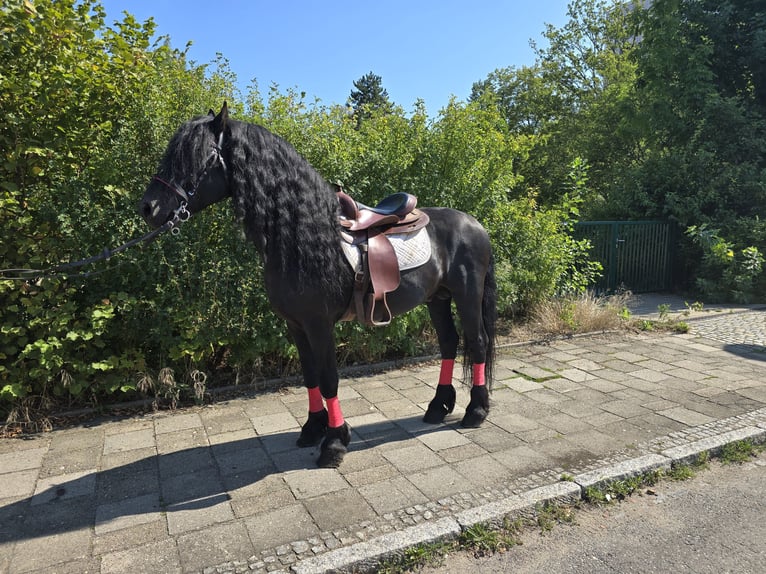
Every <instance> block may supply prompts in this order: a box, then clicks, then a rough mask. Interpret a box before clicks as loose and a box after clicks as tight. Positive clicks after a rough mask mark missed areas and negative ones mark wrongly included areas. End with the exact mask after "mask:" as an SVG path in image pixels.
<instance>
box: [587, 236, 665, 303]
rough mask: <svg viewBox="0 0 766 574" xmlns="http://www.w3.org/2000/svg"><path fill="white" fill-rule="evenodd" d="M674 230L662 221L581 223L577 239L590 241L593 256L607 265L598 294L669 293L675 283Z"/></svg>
mask: <svg viewBox="0 0 766 574" xmlns="http://www.w3.org/2000/svg"><path fill="white" fill-rule="evenodd" d="M673 235H674V228H673V226H671V224H670V223H667V222H663V221H581V222H579V223H578V224H577V225H576V226H575V236H576V237H577V238H578V239H582V238H588V239H590V242H591V246H592V248H591V257H592V259H594V260H596V261H599V262H600V263H601V264H602V265H603V266H604V272H603V276H602V277H601V279H599V281H598V282H597V283H596V285H594V286H593V287H594V288H595V290H596V292H599V293H603V292H611V291H615V290H617V289H619V288H624V289H629V290H630V291H632V292H633V293H646V292H648V291H667V290H668V289H670V288H671V284H672V261H673V247H674V246H675V240H674V237H673Z"/></svg>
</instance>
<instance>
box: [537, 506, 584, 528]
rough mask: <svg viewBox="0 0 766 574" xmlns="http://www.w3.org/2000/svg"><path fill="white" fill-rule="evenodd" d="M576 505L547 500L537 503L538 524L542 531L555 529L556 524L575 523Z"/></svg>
mask: <svg viewBox="0 0 766 574" xmlns="http://www.w3.org/2000/svg"><path fill="white" fill-rule="evenodd" d="M575 509H576V507H574V506H570V505H566V504H554V503H551V502H546V503H545V504H542V505H539V504H538V505H537V526H538V527H539V528H540V532H542V533H546V532H550V531H551V530H553V527H554V526H555V525H556V524H574V522H575Z"/></svg>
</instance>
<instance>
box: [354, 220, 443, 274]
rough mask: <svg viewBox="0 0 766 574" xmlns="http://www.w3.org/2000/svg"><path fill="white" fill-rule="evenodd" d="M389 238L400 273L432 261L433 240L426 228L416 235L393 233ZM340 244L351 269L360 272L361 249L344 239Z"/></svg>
mask: <svg viewBox="0 0 766 574" xmlns="http://www.w3.org/2000/svg"><path fill="white" fill-rule="evenodd" d="M387 237H388V240H389V241H390V242H391V245H392V246H393V248H394V253H396V259H397V260H398V261H399V270H400V271H406V270H407V269H414V268H415V267H420V266H421V265H423V264H425V263H426V262H427V261H428V260H429V259H431V239H430V238H429V237H428V233H427V231H426V228H425V227H424V228H422V229H420V230H419V231H416V232H415V233H393V234H391V235H388V236H387ZM340 244H341V246H342V247H343V252H344V253H345V254H346V259H348V262H349V263H350V264H351V268H352V269H354V270H355V271H356V270H358V269H359V266H360V261H361V256H360V254H359V248H358V247H356V246H354V245H349V244H348V243H346V242H345V241H343V240H342V239H341V241H340Z"/></svg>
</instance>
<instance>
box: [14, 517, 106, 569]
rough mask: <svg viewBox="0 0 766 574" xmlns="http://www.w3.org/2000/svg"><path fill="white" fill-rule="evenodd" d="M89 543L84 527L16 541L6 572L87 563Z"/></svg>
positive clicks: (86, 530)
mask: <svg viewBox="0 0 766 574" xmlns="http://www.w3.org/2000/svg"><path fill="white" fill-rule="evenodd" d="M90 540H91V532H90V529H89V528H84V527H83V528H78V529H74V530H68V531H63V532H60V533H58V534H50V535H42V536H34V537H32V538H28V539H25V540H20V541H18V542H17V543H16V545H15V547H14V549H13V557H12V558H11V562H10V568H9V572H14V573H15V572H32V571H42V570H45V569H52V570H54V571H56V570H58V566H59V565H61V564H65V563H67V562H72V561H75V560H87V559H88V558H89V553H90Z"/></svg>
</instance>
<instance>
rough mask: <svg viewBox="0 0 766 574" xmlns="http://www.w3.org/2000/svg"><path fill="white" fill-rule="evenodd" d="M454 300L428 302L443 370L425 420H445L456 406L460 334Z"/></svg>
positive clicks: (431, 421) (424, 417) (430, 421)
mask: <svg viewBox="0 0 766 574" xmlns="http://www.w3.org/2000/svg"><path fill="white" fill-rule="evenodd" d="M451 304H452V300H451V299H450V298H449V297H447V298H445V299H434V300H433V301H431V302H430V303H429V304H428V312H429V314H430V315H431V321H432V322H433V325H434V328H435V329H436V335H437V337H438V338H439V350H440V351H441V357H442V362H441V371H440V372H439V384H438V385H437V387H436V396H434V398H433V400H432V401H431V402H430V403H429V405H428V410H426V414H425V415H424V416H423V422H427V423H431V424H439V423H441V422H443V421H444V417H446V416H447V415H448V414H449V413H451V412H452V411H453V409H454V408H455V387H454V386H453V385H452V372H453V369H454V368H455V357H456V356H457V345H458V341H459V336H458V332H457V329H456V328H455V321H454V319H453V318H452V307H451Z"/></svg>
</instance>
